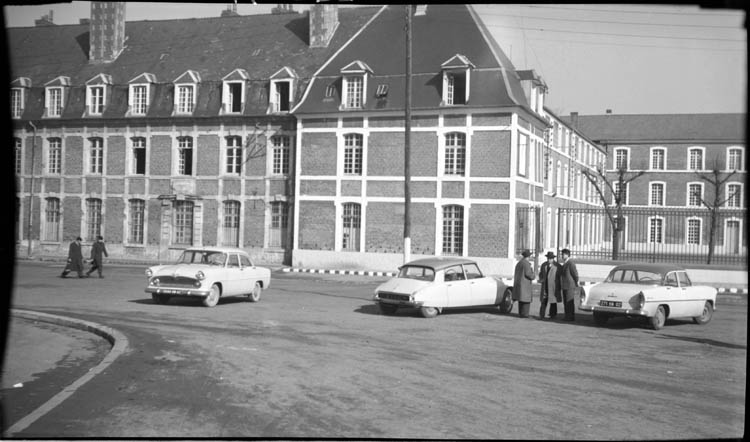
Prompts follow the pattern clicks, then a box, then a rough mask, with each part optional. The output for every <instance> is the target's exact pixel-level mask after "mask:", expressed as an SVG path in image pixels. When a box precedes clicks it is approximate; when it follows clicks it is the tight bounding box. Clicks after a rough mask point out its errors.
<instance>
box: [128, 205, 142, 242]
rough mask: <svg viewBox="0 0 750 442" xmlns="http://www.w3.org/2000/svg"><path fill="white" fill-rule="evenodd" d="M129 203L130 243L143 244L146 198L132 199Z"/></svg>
mask: <svg viewBox="0 0 750 442" xmlns="http://www.w3.org/2000/svg"><path fill="white" fill-rule="evenodd" d="M128 203H129V207H128V215H129V216H128V243H130V244H143V238H144V236H143V227H144V221H145V219H146V217H145V214H146V202H145V201H144V200H139V199H132V200H130V201H128Z"/></svg>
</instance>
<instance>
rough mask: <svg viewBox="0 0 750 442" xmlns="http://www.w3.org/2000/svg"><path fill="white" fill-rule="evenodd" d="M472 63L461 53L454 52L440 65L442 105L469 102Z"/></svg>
mask: <svg viewBox="0 0 750 442" xmlns="http://www.w3.org/2000/svg"><path fill="white" fill-rule="evenodd" d="M474 67H475V66H474V64H473V63H472V62H471V61H469V59H468V58H466V57H465V56H463V55H461V54H456V55H454V56H453V57H451V58H450V59H449V60H448V61H446V62H445V63H443V64H442V65H441V68H442V70H443V97H442V99H443V100H442V104H443V105H444V106H454V105H459V104H466V103H468V102H469V84H470V80H471V75H470V74H471V69H472V68H474Z"/></svg>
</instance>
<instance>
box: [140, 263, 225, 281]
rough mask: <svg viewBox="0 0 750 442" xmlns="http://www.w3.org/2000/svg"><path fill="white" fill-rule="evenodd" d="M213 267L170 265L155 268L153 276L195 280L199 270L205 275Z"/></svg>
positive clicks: (204, 265)
mask: <svg viewBox="0 0 750 442" xmlns="http://www.w3.org/2000/svg"><path fill="white" fill-rule="evenodd" d="M211 267H212V266H210V265H208V264H169V265H163V266H158V267H153V268H152V269H151V271H152V272H154V275H153V276H158V275H170V276H172V275H174V276H187V277H190V278H194V277H195V274H196V272H198V271H199V270H202V271H203V272H204V273H205V272H206V270H207V269H209V268H211ZM214 267H215V266H214Z"/></svg>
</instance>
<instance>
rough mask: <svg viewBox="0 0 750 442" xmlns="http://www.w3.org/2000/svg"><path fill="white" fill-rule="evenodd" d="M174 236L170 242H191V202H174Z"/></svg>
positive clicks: (182, 243)
mask: <svg viewBox="0 0 750 442" xmlns="http://www.w3.org/2000/svg"><path fill="white" fill-rule="evenodd" d="M173 225H174V238H173V240H172V242H173V243H174V244H178V245H188V246H189V245H192V244H193V202H192V201H175V202H174V224H173Z"/></svg>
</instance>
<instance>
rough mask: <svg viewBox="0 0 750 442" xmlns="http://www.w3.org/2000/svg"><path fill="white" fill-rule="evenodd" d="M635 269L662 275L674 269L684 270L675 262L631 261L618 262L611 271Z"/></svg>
mask: <svg viewBox="0 0 750 442" xmlns="http://www.w3.org/2000/svg"><path fill="white" fill-rule="evenodd" d="M623 269H625V270H637V271H647V272H654V273H660V274H662V275H664V274H666V273H669V272H674V271H683V272H684V271H685V269H684V268H683V267H680V266H678V265H676V264H661V263H648V262H631V263H627V264H620V265H618V266H615V267H614V268H613V269H612V271H615V270H623Z"/></svg>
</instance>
